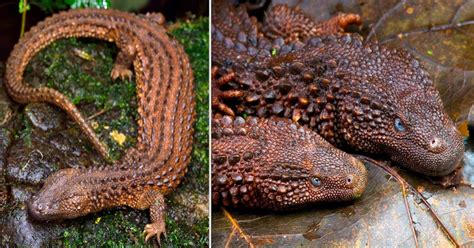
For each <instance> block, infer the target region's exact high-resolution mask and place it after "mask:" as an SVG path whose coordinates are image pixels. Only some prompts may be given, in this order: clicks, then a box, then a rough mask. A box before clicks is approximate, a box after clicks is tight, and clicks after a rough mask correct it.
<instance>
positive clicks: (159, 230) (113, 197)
mask: <svg viewBox="0 0 474 248" xmlns="http://www.w3.org/2000/svg"><path fill="white" fill-rule="evenodd" d="M163 21H164V18H163V16H162V15H161V14H149V15H146V16H136V15H132V14H129V13H124V12H119V11H116V10H94V9H82V10H71V11H68V12H62V13H60V14H56V15H54V16H52V17H50V18H47V19H46V20H45V21H43V22H41V23H39V24H38V25H36V26H35V27H33V28H32V29H31V30H30V31H29V32H27V33H26V34H25V36H24V37H23V38H21V39H20V41H19V42H18V44H17V45H16V46H15V48H14V49H13V51H12V53H11V55H10V58H9V59H8V63H7V66H6V75H5V78H6V84H5V85H6V87H7V91H8V93H9V95H10V96H11V97H12V98H13V99H14V100H15V101H17V102H19V103H29V102H48V103H51V104H54V105H56V106H59V107H60V108H62V109H63V110H64V111H66V112H67V113H68V115H69V116H70V117H71V118H72V119H73V120H74V121H75V122H77V123H78V124H79V127H80V128H81V129H82V131H83V132H84V133H85V135H86V136H87V137H88V138H89V139H90V140H91V142H92V144H93V145H94V146H95V147H96V148H97V149H98V150H99V152H100V153H101V154H102V155H103V156H104V157H107V149H106V147H105V146H104V145H103V144H102V143H101V142H100V141H99V139H98V138H97V136H96V134H95V133H94V132H93V130H92V129H91V127H90V125H89V124H88V123H87V122H86V120H85V119H84V118H83V116H82V115H81V113H80V112H79V111H78V109H77V108H76V106H74V105H73V104H72V103H71V102H70V101H69V100H68V99H67V98H66V97H65V96H64V95H62V94H61V93H59V92H57V91H55V90H53V89H50V88H45V87H42V88H32V87H31V86H29V85H28V83H27V82H23V72H24V70H25V67H26V66H27V64H28V61H30V59H31V58H32V57H33V56H34V55H35V54H36V53H38V51H40V50H41V49H42V48H44V47H45V46H47V45H48V44H50V43H52V42H54V41H55V40H58V39H61V38H68V37H91V38H97V39H102V40H106V41H109V42H114V43H115V44H116V45H117V46H118V47H119V49H120V52H119V55H118V56H117V61H116V65H115V67H114V69H113V71H112V72H111V76H112V77H113V78H117V77H129V76H130V75H131V74H130V70H128V68H129V67H130V65H131V64H133V68H134V74H135V77H136V83H137V88H136V90H137V96H138V114H139V118H138V126H139V129H138V142H137V146H136V147H135V148H132V149H129V150H128V151H127V152H126V154H125V155H124V156H123V158H122V159H121V160H119V161H117V162H116V163H115V164H114V165H113V166H106V165H104V166H101V167H98V168H89V169H71V168H69V169H63V170H60V171H58V172H56V173H55V174H53V175H51V176H50V177H48V178H47V179H46V181H45V183H44V186H43V188H42V189H41V191H40V192H39V193H38V194H36V195H35V196H34V197H33V199H32V200H31V201H29V202H28V211H29V213H30V215H31V216H32V217H34V218H35V219H39V220H54V219H70V218H75V217H78V216H83V215H86V214H89V213H93V212H98V211H100V210H102V209H106V208H112V207H116V206H129V207H132V208H137V209H148V208H149V209H150V213H151V220H152V223H151V224H149V225H146V227H145V232H146V233H147V236H146V239H149V238H150V237H152V236H154V235H156V236H157V238H158V241H159V239H160V235H161V234H164V232H165V224H164V209H165V205H164V198H163V195H166V194H167V193H169V192H170V191H172V190H173V189H174V188H175V187H176V186H177V185H178V184H179V182H180V180H181V178H182V177H183V175H184V174H185V173H186V170H187V168H186V166H187V164H188V162H189V160H190V153H191V149H192V138H193V124H194V115H195V112H194V105H195V101H194V94H193V74H192V71H191V67H190V64H189V61H188V57H187V55H186V54H185V53H184V50H183V48H182V47H181V46H180V45H179V44H178V43H177V42H176V41H175V40H174V39H172V38H170V37H169V36H168V35H167V34H166V30H165V28H164V27H162V26H161V25H160V24H162V23H163Z"/></svg>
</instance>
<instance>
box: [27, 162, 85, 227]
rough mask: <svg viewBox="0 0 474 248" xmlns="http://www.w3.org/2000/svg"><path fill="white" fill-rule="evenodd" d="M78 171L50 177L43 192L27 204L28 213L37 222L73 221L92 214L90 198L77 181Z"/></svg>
mask: <svg viewBox="0 0 474 248" xmlns="http://www.w3.org/2000/svg"><path fill="white" fill-rule="evenodd" d="M77 174H78V170H77V169H71V168H68V169H62V170H60V171H58V172H56V173H54V174H53V175H51V176H49V177H48V178H47V179H46V181H45V183H44V185H43V187H42V188H41V190H40V191H39V192H38V193H37V194H36V195H34V196H33V197H32V199H30V201H28V202H27V208H28V213H29V214H30V216H31V217H33V218H34V219H36V220H59V219H72V218H76V217H79V216H83V215H86V214H88V213H90V212H91V209H90V207H89V206H90V205H91V204H90V198H89V197H88V194H87V192H88V191H87V190H86V189H85V188H84V186H83V184H81V182H79V181H78V180H76V175H77Z"/></svg>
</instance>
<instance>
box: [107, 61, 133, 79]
mask: <svg viewBox="0 0 474 248" xmlns="http://www.w3.org/2000/svg"><path fill="white" fill-rule="evenodd" d="M132 75H133V73H132V71H131V70H129V69H128V68H126V67H124V66H123V65H119V64H116V65H114V68H113V69H112V72H111V73H110V76H111V77H112V79H113V80H115V79H117V78H120V79H122V80H125V79H128V80H131V79H132Z"/></svg>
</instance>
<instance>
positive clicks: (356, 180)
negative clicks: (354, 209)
mask: <svg viewBox="0 0 474 248" xmlns="http://www.w3.org/2000/svg"><path fill="white" fill-rule="evenodd" d="M351 160H352V161H351V164H352V166H353V167H354V169H355V172H354V174H350V175H349V176H348V179H347V182H348V184H349V186H350V187H351V188H352V193H353V196H354V199H357V198H360V197H361V196H362V193H364V191H365V188H366V186H367V176H368V175H367V169H366V168H365V166H364V164H363V163H362V162H361V161H360V160H358V159H356V158H352V159H351Z"/></svg>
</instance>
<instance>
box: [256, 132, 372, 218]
mask: <svg viewBox="0 0 474 248" xmlns="http://www.w3.org/2000/svg"><path fill="white" fill-rule="evenodd" d="M277 125H278V124H277ZM294 126H295V125H294V124H292V125H289V126H284V125H281V124H280V125H279V129H278V130H276V129H275V135H277V136H279V137H281V139H282V140H283V141H282V142H279V141H275V142H274V143H278V144H275V145H274V144H273V142H269V144H268V145H267V148H266V149H268V150H269V151H271V152H268V153H266V155H263V157H261V158H258V160H259V161H265V163H266V164H265V165H262V166H260V168H261V169H260V170H261V173H257V174H259V175H260V178H259V180H256V182H258V184H259V185H258V186H257V187H258V188H260V189H261V190H259V192H260V198H261V199H262V202H267V205H268V206H269V207H270V208H274V209H278V210H280V209H294V208H300V207H305V206H311V205H317V204H321V203H325V202H337V201H350V200H354V199H357V198H359V197H360V196H361V195H362V193H363V192H364V190H365V188H366V185H367V176H368V175H367V174H368V173H367V170H366V168H365V166H364V164H363V163H362V162H361V161H359V160H358V159H356V158H354V157H353V156H351V155H349V154H347V153H345V152H343V151H341V150H339V149H336V148H335V147H333V146H332V145H330V144H329V143H328V142H326V141H325V140H323V139H322V138H321V137H320V136H319V135H317V134H316V133H314V132H313V131H311V130H309V129H306V128H303V127H299V128H292V127H294ZM266 130H267V131H270V130H269V128H266ZM279 150H280V151H279Z"/></svg>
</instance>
